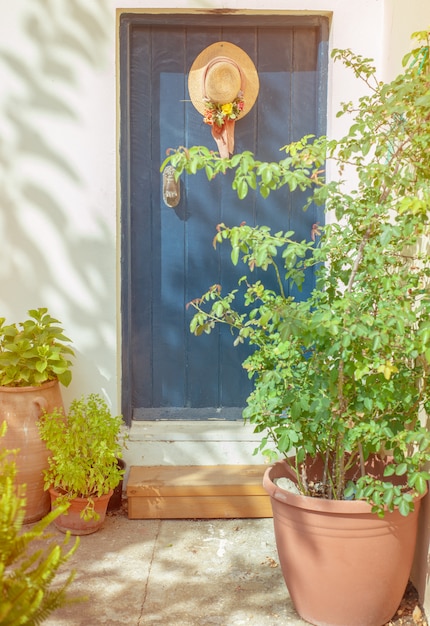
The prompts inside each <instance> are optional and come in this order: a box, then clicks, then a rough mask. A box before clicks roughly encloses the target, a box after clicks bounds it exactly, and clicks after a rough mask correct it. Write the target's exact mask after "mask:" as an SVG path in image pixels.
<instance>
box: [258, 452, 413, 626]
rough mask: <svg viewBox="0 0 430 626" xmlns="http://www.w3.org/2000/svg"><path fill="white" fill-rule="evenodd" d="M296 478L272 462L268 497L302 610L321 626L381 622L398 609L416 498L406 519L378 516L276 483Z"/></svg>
mask: <svg viewBox="0 0 430 626" xmlns="http://www.w3.org/2000/svg"><path fill="white" fill-rule="evenodd" d="M282 476H285V477H288V478H291V479H293V478H294V475H293V472H292V471H291V470H290V468H289V466H288V464H287V463H286V462H285V461H279V462H277V463H275V464H274V465H273V466H271V467H269V468H268V469H267V470H266V472H265V475H264V479H263V486H264V488H265V490H266V491H267V493H268V494H269V495H270V498H271V503H272V510H273V521H274V529H275V538H276V544H277V549H278V555H279V560H280V563H281V568H282V573H283V576H284V579H285V582H286V585H287V588H288V591H289V593H290V597H291V599H292V601H293V603H294V606H295V608H296V610H297V612H298V613H299V615H300V616H301V617H302V618H303V619H305V620H306V621H308V622H310V623H311V624H316V625H318V626H346V625H348V626H382V624H385V623H386V622H388V621H389V620H390V619H391V617H392V616H393V615H394V614H395V612H396V610H397V608H398V606H399V604H400V602H401V600H402V597H403V594H404V592H405V589H406V585H407V582H408V578H409V574H410V570H411V566H412V560H413V556H414V550H415V543H416V535H417V521H418V511H419V508H420V499H418V500H417V501H416V502H415V511H414V512H413V513H411V514H410V515H408V516H407V517H403V516H402V515H400V513H399V512H398V511H397V510H396V511H394V512H393V513H386V515H385V517H384V518H383V519H380V518H379V517H378V516H377V515H375V514H373V513H371V510H370V509H371V507H370V505H368V504H367V503H366V502H360V501H334V500H323V499H319V498H311V497H307V496H302V495H295V494H293V493H290V492H288V491H285V490H283V489H280V488H279V487H277V486H276V484H275V483H274V482H273V481H274V480H275V479H276V478H280V477H282Z"/></svg>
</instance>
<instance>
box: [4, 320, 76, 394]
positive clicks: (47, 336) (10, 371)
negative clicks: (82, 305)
mask: <svg viewBox="0 0 430 626" xmlns="http://www.w3.org/2000/svg"><path fill="white" fill-rule="evenodd" d="M28 315H29V317H28V319H26V320H24V321H23V322H17V323H14V324H7V323H6V319H5V318H4V317H1V318H0V386H3V387H6V386H9V387H27V386H38V385H42V384H43V383H45V382H48V381H50V380H58V381H59V382H60V383H61V384H62V385H64V386H65V387H67V386H68V385H69V384H70V381H71V379H72V375H71V371H70V368H71V365H72V363H71V361H70V357H72V356H74V352H73V350H72V348H71V347H70V343H71V342H70V339H69V338H68V337H66V335H65V334H64V331H63V329H62V328H61V326H60V323H59V321H58V320H57V319H55V318H53V317H51V315H50V314H49V313H48V309H47V308H39V309H31V310H30V311H28Z"/></svg>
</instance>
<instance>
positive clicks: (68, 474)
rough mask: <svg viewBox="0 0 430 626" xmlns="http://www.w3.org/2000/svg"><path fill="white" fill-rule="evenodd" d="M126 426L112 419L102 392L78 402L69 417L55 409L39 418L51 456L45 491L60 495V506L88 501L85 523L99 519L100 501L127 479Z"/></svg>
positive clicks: (72, 407) (117, 417) (120, 417)
mask: <svg viewBox="0 0 430 626" xmlns="http://www.w3.org/2000/svg"><path fill="white" fill-rule="evenodd" d="M122 425H123V421H122V416H121V415H117V416H113V415H112V414H111V411H110V409H109V407H108V405H107V403H106V401H105V400H104V399H103V398H102V397H101V396H100V395H98V394H90V395H89V396H88V397H82V398H79V399H75V400H73V401H72V402H71V404H70V408H69V411H68V412H67V415H65V414H64V412H63V411H62V410H54V411H53V412H51V413H44V414H43V415H42V416H41V418H40V419H39V430H40V436H41V438H42V440H43V441H45V443H46V445H47V447H48V449H49V451H50V453H51V456H50V457H49V467H48V469H46V470H45V472H44V475H45V489H49V488H54V489H55V490H56V491H57V492H59V493H60V494H61V496H60V497H59V498H58V502H62V501H65V502H70V501H72V500H73V499H75V498H85V499H87V502H86V505H85V507H84V508H83V510H82V512H81V514H80V516H81V517H82V518H83V519H84V520H91V519H97V518H98V513H97V512H96V511H95V510H94V500H95V498H99V497H101V496H104V495H106V494H108V493H109V492H110V491H111V490H113V489H114V488H115V487H116V486H117V485H118V483H119V482H120V480H121V478H122V476H123V473H124V470H123V469H121V467H120V466H119V465H118V462H117V459H118V458H121V456H122V445H123V442H124V436H123V435H122ZM106 504H107V503H106Z"/></svg>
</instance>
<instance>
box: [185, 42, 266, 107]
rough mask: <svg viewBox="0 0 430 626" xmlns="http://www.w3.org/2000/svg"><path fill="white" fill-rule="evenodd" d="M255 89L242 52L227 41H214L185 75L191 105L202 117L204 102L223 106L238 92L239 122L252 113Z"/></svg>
mask: <svg viewBox="0 0 430 626" xmlns="http://www.w3.org/2000/svg"><path fill="white" fill-rule="evenodd" d="M258 89H259V80H258V74H257V70H256V68H255V65H254V63H253V62H252V60H251V59H250V57H249V56H248V55H247V54H246V52H244V50H242V49H241V48H239V47H238V46H235V45H234V44H232V43H230V42H228V41H218V42H216V43H213V44H212V45H210V46H208V47H207V48H205V49H204V50H203V51H202V52H200V54H199V55H198V56H197V57H196V59H195V60H194V62H193V64H192V66H191V69H190V73H189V75H188V91H189V94H190V98H191V102H192V103H193V105H194V106H195V108H196V109H197V110H198V111H199V112H200V113H201V114H202V115H204V114H205V110H206V108H207V100H209V101H211V102H213V103H214V104H227V103H229V102H233V101H234V100H235V99H236V98H237V97H238V95H239V93H240V92H242V93H241V97H242V98H243V109H242V111H241V114H240V118H242V117H243V116H244V115H246V114H247V113H249V111H250V110H251V109H252V107H253V105H254V103H255V100H256V99H257V95H258Z"/></svg>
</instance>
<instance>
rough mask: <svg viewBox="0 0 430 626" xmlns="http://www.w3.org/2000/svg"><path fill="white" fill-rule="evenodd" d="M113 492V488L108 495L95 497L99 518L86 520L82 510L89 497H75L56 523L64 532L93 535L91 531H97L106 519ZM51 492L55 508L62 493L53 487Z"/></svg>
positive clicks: (95, 507)
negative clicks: (82, 515)
mask: <svg viewBox="0 0 430 626" xmlns="http://www.w3.org/2000/svg"><path fill="white" fill-rule="evenodd" d="M112 493H113V490H112V489H111V490H110V491H109V493H107V494H106V495H104V496H100V497H98V498H97V497H94V498H93V500H94V509H95V511H96V513H98V515H99V516H100V517H99V519H89V520H84V519H83V518H82V517H81V511H83V509H84V508H85V507H86V505H87V503H88V500H87V498H74V499H73V500H71V501H70V506H69V508H68V509H67V511H66V513H64V514H63V515H60V516H59V517H57V518H56V519H55V520H54V525H55V526H56V527H57V528H58V530H60V531H61V532H63V533H66V532H67V531H70V534H71V535H91V533H95V532H97V531H98V530H100V528H101V527H102V526H103V523H104V521H105V517H106V510H107V506H108V503H109V499H110V497H111V495H112ZM49 494H50V496H51V507H52V509H54V508H55V501H56V499H57V498H58V497H59V496H60V495H61V494H60V492H58V491H56V490H55V489H53V488H51V489H50V490H49Z"/></svg>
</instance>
